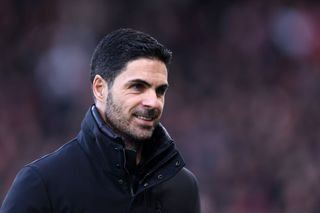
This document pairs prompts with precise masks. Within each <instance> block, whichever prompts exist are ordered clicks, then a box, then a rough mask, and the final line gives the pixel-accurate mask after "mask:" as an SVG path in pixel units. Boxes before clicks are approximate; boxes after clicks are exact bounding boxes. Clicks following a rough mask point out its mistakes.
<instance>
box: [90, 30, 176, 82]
mask: <svg viewBox="0 0 320 213" xmlns="http://www.w3.org/2000/svg"><path fill="white" fill-rule="evenodd" d="M138 58H151V59H158V60H160V61H162V62H163V63H165V65H166V66H168V64H169V63H170V61H171V58H172V52H171V51H170V50H169V49H167V48H166V47H164V46H163V45H162V44H160V43H159V42H158V41H157V40H156V39H155V38H153V37H151V36H150V35H148V34H146V33H143V32H140V31H137V30H133V29H118V30H115V31H113V32H111V33H109V34H108V35H106V36H105V37H104V38H103V39H102V40H101V41H100V42H99V44H98V45H97V47H96V49H95V50H94V52H93V55H92V59H91V69H90V79H91V83H92V82H93V79H94V77H95V76H96V75H101V76H102V78H104V79H105V80H106V81H107V82H108V85H109V87H110V86H112V84H113V81H114V79H115V78H116V77H117V76H118V75H119V74H120V72H121V71H122V70H123V69H124V68H125V66H126V65H127V63H128V62H130V61H133V60H135V59H138Z"/></svg>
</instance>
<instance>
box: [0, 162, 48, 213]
mask: <svg viewBox="0 0 320 213" xmlns="http://www.w3.org/2000/svg"><path fill="white" fill-rule="evenodd" d="M50 212H51V209H50V202H49V199H48V195H47V191H46V187H45V184H44V181H43V179H42V177H41V176H40V174H39V173H38V172H37V170H36V169H34V168H32V167H30V166H26V167H24V168H23V169H22V170H21V171H20V172H19V173H18V174H17V176H16V178H15V179H14V181H13V183H12V185H11V187H10V189H9V191H8V193H7V195H6V197H5V199H4V201H3V203H2V207H1V209H0V213H50Z"/></svg>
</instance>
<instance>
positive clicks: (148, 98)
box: [142, 90, 162, 108]
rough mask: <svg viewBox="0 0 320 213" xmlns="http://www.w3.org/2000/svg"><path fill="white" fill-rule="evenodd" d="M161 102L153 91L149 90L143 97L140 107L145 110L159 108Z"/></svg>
mask: <svg viewBox="0 0 320 213" xmlns="http://www.w3.org/2000/svg"><path fill="white" fill-rule="evenodd" d="M161 100H162V99H161V98H160V97H158V96H157V94H156V92H155V91H154V90H149V91H146V92H145V94H144V96H143V99H142V105H143V106H144V107H147V108H159V107H161V103H162V101H161Z"/></svg>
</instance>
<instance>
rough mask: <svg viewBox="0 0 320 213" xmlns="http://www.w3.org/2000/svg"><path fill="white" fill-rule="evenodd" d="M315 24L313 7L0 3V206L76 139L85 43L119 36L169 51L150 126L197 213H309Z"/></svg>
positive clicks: (318, 40) (318, 123) (318, 73)
mask: <svg viewBox="0 0 320 213" xmlns="http://www.w3.org/2000/svg"><path fill="white" fill-rule="evenodd" d="M319 26H320V4H319V3H317V2H316V1H303V0H296V1H260V2H259V1H248V0H247V1H228V2H227V1H222V0H220V1H204V0H199V1H195V0H161V1H160V0H153V1H147V0H145V1H142V0H140V1H127V2H126V1H119V0H108V1H104V0H79V1H75V0H47V1H41V0H32V1H24V0H15V1H10V0H2V1H1V2H0V32H1V33H0V49H1V51H0V54H1V56H0V109H1V110H0V202H1V201H2V199H3V198H4V195H5V193H6V192H7V190H8V188H9V186H10V184H11V183H12V181H13V178H14V176H15V175H16V173H17V172H18V171H19V169H21V167H22V166H23V165H25V164H26V163H28V162H30V161H32V160H34V159H36V158H38V157H40V156H42V155H43V154H46V153H48V152H51V151H53V150H54V149H56V148H57V147H59V146H60V145H62V144H63V143H65V142H67V141H68V140H70V139H72V138H73V137H74V136H75V135H76V134H77V132H78V130H79V128H80V122H81V120H82V118H83V116H84V114H85V112H86V110H87V109H88V107H89V106H90V105H91V104H92V102H93V100H92V96H91V92H90V82H89V63H90V57H91V54H92V51H93V49H94V47H95V45H96V44H97V42H98V41H99V40H100V39H101V38H102V37H103V36H104V35H105V34H106V33H108V32H110V31H112V30H114V29H117V28H120V27H131V28H135V29H138V30H142V31H144V32H147V33H150V34H151V35H153V36H154V37H156V38H157V39H158V40H159V41H160V42H162V43H163V44H165V45H166V46H168V47H169V48H171V49H172V51H173V53H174V59H173V63H172V64H171V66H170V68H169V69H170V70H169V83H170V89H169V91H168V93H167V99H166V107H165V112H164V115H163V121H162V122H163V124H164V125H165V126H166V127H167V129H168V131H169V132H170V133H171V135H172V137H173V138H174V139H175V140H176V144H177V147H178V148H179V149H180V150H181V151H182V153H183V155H184V158H185V161H186V163H187V165H188V167H189V168H190V169H191V170H192V171H193V172H194V173H195V174H196V175H197V177H198V181H199V185H200V190H201V191H200V192H201V202H202V209H203V213H213V212H221V213H250V212H252V213H257V212H258V213H265V212H274V213H280V212H281V213H301V212H306V213H317V212H319V209H320V202H319V201H320V190H319V186H320V155H319V152H320V110H319V109H318V106H320V98H319V97H320V83H319V82H320V27H319ZM318 98H319V99H318Z"/></svg>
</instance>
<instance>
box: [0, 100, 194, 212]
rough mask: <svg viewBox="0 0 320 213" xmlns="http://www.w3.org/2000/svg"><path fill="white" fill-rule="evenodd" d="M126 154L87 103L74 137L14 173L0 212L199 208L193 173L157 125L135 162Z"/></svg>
mask: <svg viewBox="0 0 320 213" xmlns="http://www.w3.org/2000/svg"><path fill="white" fill-rule="evenodd" d="M130 155H131V154H130V153H128V152H127V151H126V150H125V149H124V146H123V145H122V142H121V140H120V138H119V137H117V136H116V135H115V134H114V133H113V132H112V131H111V130H110V129H108V128H107V127H106V126H105V125H104V123H103V122H102V120H101V118H100V116H99V115H98V113H97V111H96V109H94V106H93V107H92V108H91V109H90V110H89V111H88V112H87V114H86V116H85V118H84V121H83V122H82V127H81V131H80V132H79V134H78V136H77V137H76V138H75V139H74V140H72V141H71V142H69V143H67V144H65V145H64V146H62V147H61V148H59V149H58V150H56V151H55V152H53V153H51V154H49V155H46V156H44V157H42V158H40V159H38V160H36V161H34V162H32V163H30V164H28V165H26V166H25V167H24V168H23V169H22V170H21V171H20V172H19V173H18V174H17V176H16V178H15V180H14V182H13V184H12V186H11V188H10V190H9V192H8V194H7V195H6V197H5V200H4V202H3V205H2V207H1V210H0V213H153V212H154V213H161V212H162V213H199V212H200V204H199V195H198V187H197V182H196V179H195V177H194V175H193V174H192V173H191V172H190V171H188V170H187V169H186V168H185V167H184V162H183V160H182V158H181V156H180V154H179V152H178V151H177V150H176V149H175V146H174V143H173V141H172V139H171V138H170V136H169V135H168V133H167V132H166V130H165V129H164V128H163V127H162V126H161V125H159V126H158V127H156V129H155V131H154V134H153V136H152V139H151V140H150V141H147V142H145V144H144V148H143V153H142V156H143V159H144V160H143V163H142V164H141V165H139V166H136V167H135V164H132V163H131V165H130V162H131V161H132V160H133V159H131V157H130ZM132 165H133V166H132Z"/></svg>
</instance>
